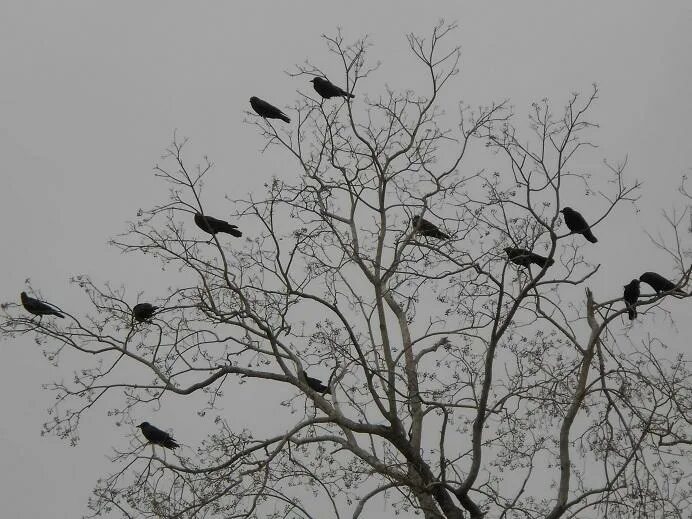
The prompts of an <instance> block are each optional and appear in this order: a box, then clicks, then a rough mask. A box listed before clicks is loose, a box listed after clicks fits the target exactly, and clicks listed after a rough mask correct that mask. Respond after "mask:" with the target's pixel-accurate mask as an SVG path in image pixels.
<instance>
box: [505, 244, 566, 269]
mask: <svg viewBox="0 0 692 519" xmlns="http://www.w3.org/2000/svg"><path fill="white" fill-rule="evenodd" d="M505 252H506V253H507V257H509V261H511V262H512V263H515V264H517V265H521V266H522V267H528V266H530V265H531V263H534V264H536V265H538V266H539V267H541V268H545V267H546V266H548V267H550V266H551V265H552V264H553V263H555V260H554V259H553V258H546V257H545V256H541V255H540V254H536V253H535V252H531V251H530V250H526V249H520V248H518V247H505Z"/></svg>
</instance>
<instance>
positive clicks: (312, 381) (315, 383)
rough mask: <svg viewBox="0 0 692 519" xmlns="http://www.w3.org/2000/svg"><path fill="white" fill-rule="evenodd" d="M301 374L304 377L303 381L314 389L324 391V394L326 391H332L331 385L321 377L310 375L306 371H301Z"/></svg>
mask: <svg viewBox="0 0 692 519" xmlns="http://www.w3.org/2000/svg"><path fill="white" fill-rule="evenodd" d="M301 376H302V378H303V381H304V382H305V383H306V384H307V385H308V386H309V387H310V389H312V390H313V391H317V392H318V393H322V394H323V395H324V394H325V393H330V394H331V391H330V390H329V386H325V385H324V384H323V383H322V381H321V380H320V379H317V378H312V377H308V374H307V373H305V372H304V371H303V372H301Z"/></svg>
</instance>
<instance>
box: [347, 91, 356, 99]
mask: <svg viewBox="0 0 692 519" xmlns="http://www.w3.org/2000/svg"><path fill="white" fill-rule="evenodd" d="M344 95H345V96H346V97H349V98H351V99H353V98H354V97H356V96H354V95H353V94H349V93H348V92H344Z"/></svg>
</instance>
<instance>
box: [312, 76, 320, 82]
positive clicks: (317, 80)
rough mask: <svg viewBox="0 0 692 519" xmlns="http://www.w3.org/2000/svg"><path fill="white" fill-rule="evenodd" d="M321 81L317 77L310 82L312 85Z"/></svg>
mask: <svg viewBox="0 0 692 519" xmlns="http://www.w3.org/2000/svg"><path fill="white" fill-rule="evenodd" d="M319 81H320V78H318V77H317V76H315V77H314V78H312V79H311V80H310V83H319Z"/></svg>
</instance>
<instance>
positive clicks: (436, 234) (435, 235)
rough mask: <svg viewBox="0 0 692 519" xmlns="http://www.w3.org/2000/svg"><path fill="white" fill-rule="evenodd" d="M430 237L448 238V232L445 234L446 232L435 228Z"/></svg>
mask: <svg viewBox="0 0 692 519" xmlns="http://www.w3.org/2000/svg"><path fill="white" fill-rule="evenodd" d="M432 237H433V238H438V239H440V240H449V234H447V233H445V232H442V231H440V230H436V231H435V232H434V233H433V234H432Z"/></svg>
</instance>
